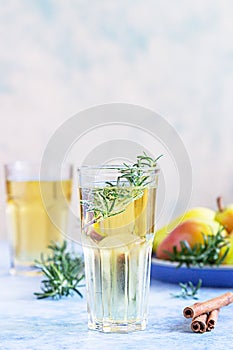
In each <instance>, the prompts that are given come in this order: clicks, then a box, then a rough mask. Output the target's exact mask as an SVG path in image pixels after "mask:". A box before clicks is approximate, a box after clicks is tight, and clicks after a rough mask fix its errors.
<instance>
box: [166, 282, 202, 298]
mask: <svg viewBox="0 0 233 350" xmlns="http://www.w3.org/2000/svg"><path fill="white" fill-rule="evenodd" d="M201 285H202V280H201V279H199V281H198V284H197V285H196V286H195V285H194V284H193V283H192V282H191V281H189V282H188V283H179V286H180V288H181V291H180V292H179V293H177V294H175V293H171V295H172V296H173V297H174V298H182V299H188V298H192V299H198V292H199V290H200V288H201Z"/></svg>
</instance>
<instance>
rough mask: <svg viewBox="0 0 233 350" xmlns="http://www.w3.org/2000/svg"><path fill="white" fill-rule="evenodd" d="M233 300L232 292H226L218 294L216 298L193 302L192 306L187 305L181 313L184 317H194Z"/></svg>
mask: <svg viewBox="0 0 233 350" xmlns="http://www.w3.org/2000/svg"><path fill="white" fill-rule="evenodd" d="M232 302H233V293H232V292H227V293H225V294H222V295H219V296H218V297H216V298H213V299H209V300H207V301H204V302H201V303H195V304H193V305H192V306H187V307H185V308H184V310H183V315H184V317H186V318H195V317H197V316H199V315H202V314H206V313H208V312H211V311H213V310H216V309H220V308H221V307H222V306H226V305H229V304H231V303H232Z"/></svg>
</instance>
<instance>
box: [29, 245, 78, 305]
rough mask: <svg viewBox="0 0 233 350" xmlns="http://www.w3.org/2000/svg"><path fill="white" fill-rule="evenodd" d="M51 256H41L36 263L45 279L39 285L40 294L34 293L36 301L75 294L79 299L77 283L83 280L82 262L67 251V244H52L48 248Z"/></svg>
mask: <svg viewBox="0 0 233 350" xmlns="http://www.w3.org/2000/svg"><path fill="white" fill-rule="evenodd" d="M48 248H49V249H50V250H51V251H52V255H51V256H49V257H48V258H45V257H44V255H43V254H42V255H41V261H36V262H35V266H36V267H38V268H39V269H40V270H41V272H42V273H43V275H44V276H45V278H46V279H44V280H43V281H42V282H41V284H42V286H41V289H42V292H40V293H34V295H35V296H36V297H37V299H44V298H49V297H51V298H55V299H59V298H61V297H62V296H69V295H73V294H74V293H77V294H78V295H79V296H80V297H81V298H82V294H81V292H80V291H79V290H78V288H79V287H83V285H79V283H80V282H81V281H82V280H83V278H84V262H83V259H82V258H81V257H80V256H77V255H74V254H72V253H70V252H69V251H68V250H67V242H66V241H64V242H63V243H62V244H59V243H52V244H51V245H49V246H48Z"/></svg>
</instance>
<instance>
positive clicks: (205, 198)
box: [0, 0, 233, 231]
mask: <svg viewBox="0 0 233 350" xmlns="http://www.w3.org/2000/svg"><path fill="white" fill-rule="evenodd" d="M232 38H233V2H232V1H231V0H188V1H186V0H148V1H143V0H138V1H137V0H118V1H109V0H102V1H90V0H86V1H77V0H69V1H66V0H63V1H62V0H53V1H51V0H46V1H45V0H11V1H4V0H0V118H1V128H0V161H1V163H5V162H8V161H11V160H15V159H30V160H35V159H40V157H41V156H42V153H43V150H44V147H45V146H46V144H47V142H48V140H49V138H50V137H51V135H52V134H53V132H54V131H55V129H56V128H57V127H58V126H59V125H60V124H61V123H62V122H63V121H65V120H66V119H67V118H69V117H70V116H72V115H74V114H75V113H77V112H78V111H80V110H82V109H84V108H88V107H90V106H92V105H96V104H102V103H106V102H128V103H134V104H139V105H142V106H145V107H149V108H151V109H153V110H155V111H156V112H158V113H160V114H161V115H162V116H164V118H166V119H167V120H168V121H169V122H170V123H171V124H172V125H173V126H174V127H175V128H176V130H177V131H178V132H179V134H180V136H181V137H182V139H183V142H184V144H185V146H186V148H187V151H188V152H189V155H190V158H191V161H192V167H193V176H194V178H193V195H192V198H191V202H190V206H193V205H207V206H210V207H214V200H215V197H216V196H217V195H218V194H222V195H223V196H224V197H225V200H226V202H233V159H232V158H233V157H232V149H233V147H232V146H233V115H232V114H233V39H232ZM0 197H1V205H0V209H1V217H0V221H1V225H0V227H2V229H1V231H4V228H3V227H4V224H3V218H4V213H3V208H4V207H3V202H4V200H3V185H1V196H0Z"/></svg>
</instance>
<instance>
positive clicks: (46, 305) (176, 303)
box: [0, 242, 233, 350]
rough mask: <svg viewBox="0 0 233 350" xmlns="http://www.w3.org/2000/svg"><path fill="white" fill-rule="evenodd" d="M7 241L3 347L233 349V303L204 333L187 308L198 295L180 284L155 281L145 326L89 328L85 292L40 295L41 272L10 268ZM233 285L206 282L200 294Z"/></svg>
mask: <svg viewBox="0 0 233 350" xmlns="http://www.w3.org/2000/svg"><path fill="white" fill-rule="evenodd" d="M7 270H8V256H7V247H6V244H5V243H4V242H2V243H1V244H0V349H1V350H6V349H7V350H8V349H14V350H21V349H22V350H27V349H30V350H40V349H41V350H42V349H43V350H47V349H59V350H62V349H72V350H73V349H75V350H78V349H95V350H97V349H101V350H104V349H108V350H109V349H113V350H114V349H160V350H162V349H180V350H181V349H213V348H216V349H233V316H232V315H233V305H229V306H227V307H224V308H222V309H221V312H220V315H219V320H218V323H217V326H216V328H215V329H214V330H213V331H211V332H206V333H204V334H197V333H193V332H192V331H191V330H190V320H188V319H185V318H184V317H183V315H182V310H183V308H184V307H185V306H188V305H191V304H193V303H194V302H195V301H194V300H192V299H191V300H183V299H177V298H174V297H172V296H171V293H177V292H179V291H180V287H179V286H178V285H172V284H168V283H163V282H159V281H156V280H152V281H151V289H150V298H149V324H148V327H147V329H146V330H145V331H139V332H134V333H129V334H104V333H99V332H96V331H90V330H88V329H87V312H86V300H85V296H84V298H83V299H80V298H79V297H78V296H75V297H70V298H65V299H62V300H46V299H45V300H37V299H36V298H35V297H34V295H33V292H35V291H39V289H40V279H41V278H40V277H19V276H10V275H9V274H8V271H7ZM226 291H229V289H224V288H221V289H219V288H216V289H215V288H204V287H202V288H201V290H200V293H199V300H206V299H209V298H212V297H215V296H217V295H219V294H221V293H224V292H226Z"/></svg>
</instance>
